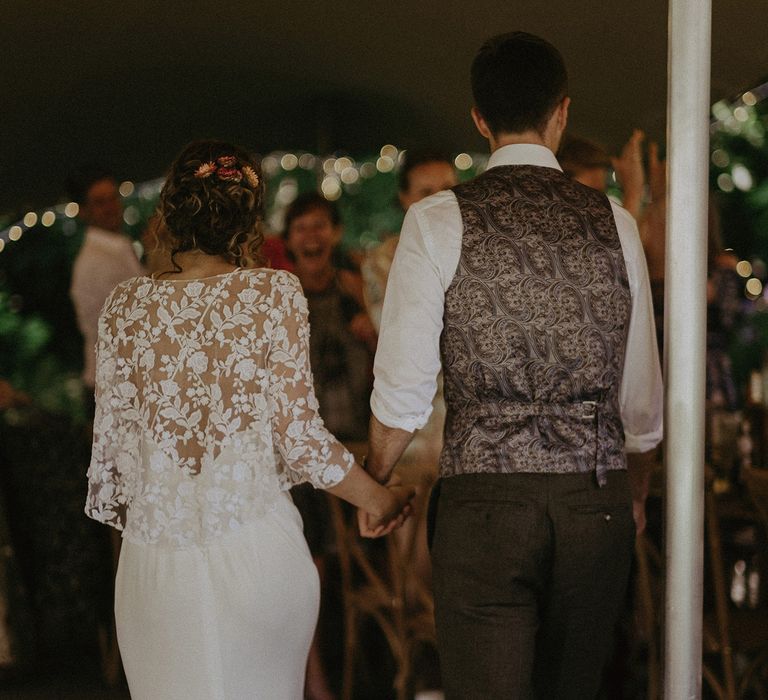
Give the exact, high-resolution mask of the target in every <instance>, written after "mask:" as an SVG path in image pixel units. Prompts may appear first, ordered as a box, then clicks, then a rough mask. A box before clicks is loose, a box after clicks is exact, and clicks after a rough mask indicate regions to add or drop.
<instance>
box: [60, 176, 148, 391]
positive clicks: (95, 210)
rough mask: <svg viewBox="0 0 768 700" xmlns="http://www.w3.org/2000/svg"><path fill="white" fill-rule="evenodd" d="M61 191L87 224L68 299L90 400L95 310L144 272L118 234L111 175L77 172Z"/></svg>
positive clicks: (118, 206)
mask: <svg viewBox="0 0 768 700" xmlns="http://www.w3.org/2000/svg"><path fill="white" fill-rule="evenodd" d="M67 189H68V190H69V196H70V197H71V198H72V200H73V201H74V202H77V204H78V205H79V207H80V211H79V214H80V218H82V219H83V221H85V222H86V223H87V224H88V228H87V229H86V231H85V240H84V242H83V246H82V248H80V252H79V253H78V255H77V258H76V259H75V264H74V267H73V269H72V283H71V286H70V296H71V298H72V302H73V304H74V306H75V312H76V314H77V323H78V326H79V328H80V332H81V333H82V335H83V340H84V346H83V375H82V378H83V384H84V385H85V387H86V392H90V393H91V394H92V393H93V388H94V386H95V384H96V338H97V335H98V322H99V314H100V313H101V308H102V306H104V302H105V301H106V299H107V297H108V296H109V294H110V292H111V291H112V290H113V289H114V288H115V287H116V286H117V285H118V284H119V283H120V282H123V281H125V280H127V279H130V278H131V277H136V276H138V275H142V274H144V268H143V267H142V266H141V263H140V262H139V260H138V258H137V257H136V252H135V251H134V249H133V245H132V243H131V240H130V239H129V238H128V237H127V236H126V235H125V234H123V233H122V232H121V228H122V226H123V205H122V200H121V199H120V193H119V191H118V187H117V182H116V181H115V178H114V177H113V176H112V174H111V172H110V171H109V170H108V169H106V168H104V167H102V166H99V165H86V166H83V167H81V168H80V169H79V170H77V171H75V172H74V173H72V175H71V176H70V177H69V178H68V180H67Z"/></svg>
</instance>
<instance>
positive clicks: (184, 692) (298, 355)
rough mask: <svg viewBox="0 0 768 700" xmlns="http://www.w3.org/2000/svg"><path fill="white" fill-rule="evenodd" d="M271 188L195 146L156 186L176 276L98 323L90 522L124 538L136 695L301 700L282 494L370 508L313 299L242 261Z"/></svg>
mask: <svg viewBox="0 0 768 700" xmlns="http://www.w3.org/2000/svg"><path fill="white" fill-rule="evenodd" d="M262 198H263V183H262V181H261V177H260V175H259V171H258V166H257V164H256V163H255V162H254V161H253V159H252V158H251V157H250V156H249V154H247V153H245V152H244V151H242V150H241V149H239V148H237V147H235V146H232V145H229V144H225V143H221V142H216V141H205V142H197V143H193V144H190V145H189V146H187V147H186V148H185V149H184V150H183V151H182V153H181V154H180V156H179V157H178V158H177V160H176V161H175V162H174V164H173V165H172V167H171V172H170V174H169V176H168V179H167V181H166V184H165V186H164V188H163V191H162V193H161V199H160V211H161V215H162V223H163V225H164V226H165V228H166V229H167V232H168V235H169V239H170V242H171V244H172V246H173V251H172V255H171V260H172V262H173V264H174V267H173V269H172V270H169V271H168V272H165V273H162V274H159V275H153V276H152V277H137V278H134V279H132V280H128V281H126V282H124V283H122V284H120V285H118V286H117V287H116V288H115V290H114V291H113V293H112V294H111V296H110V297H109V299H108V300H107V302H106V304H105V306H104V309H103V312H102V316H101V319H100V321H99V341H98V348H97V353H98V365H97V367H98V370H97V380H96V382H97V383H96V417H95V421H94V443H93V452H92V460H91V466H90V469H89V473H88V476H89V493H88V499H87V504H86V512H87V514H88V515H89V516H91V517H93V518H95V519H97V520H100V521H101V522H104V523H106V524H108V525H111V526H113V527H115V528H117V529H118V530H121V531H122V537H123V547H122V552H121V555H120V564H119V567H118V572H117V580H116V585H115V615H116V619H117V633H118V641H119V644H120V650H121V653H122V658H123V663H124V667H125V672H126V677H127V679H128V684H129V686H130V690H131V694H132V697H133V698H134V700H151V699H157V700H174V699H175V698H179V699H180V700H181V699H183V700H195V699H197V698H199V699H200V700H203V699H205V700H214V699H216V700H241V699H242V700H245V699H246V698H248V699H249V700H250V699H252V698H265V699H269V700H282V699H285V700H298V699H299V698H301V697H302V692H303V691H302V689H303V680H304V668H305V664H306V656H307V650H308V648H309V644H310V641H311V639H312V633H313V630H314V626H315V622H316V618H317V608H318V595H319V594H318V583H317V573H316V570H315V568H314V566H313V565H312V559H311V557H310V555H309V552H308V550H307V545H306V542H305V541H304V539H303V537H302V532H301V521H300V519H299V516H298V514H297V512H296V509H295V507H294V506H293V503H292V501H291V499H290V497H289V496H288V494H287V491H288V489H289V488H290V487H291V486H292V485H293V484H297V483H301V482H310V483H312V484H313V485H314V486H315V487H317V488H323V489H326V490H329V491H330V492H332V493H334V494H336V495H338V496H340V497H342V498H344V499H346V500H348V501H349V502H351V503H353V504H355V505H357V506H359V507H361V508H362V509H363V510H366V511H368V512H370V513H371V514H373V515H374V516H375V524H374V525H371V529H370V530H369V531H368V532H366V533H364V534H368V535H378V534H383V533H385V532H388V531H389V530H390V529H392V528H394V527H396V526H397V525H399V524H400V523H401V522H402V520H403V518H404V517H405V516H406V515H407V513H408V510H409V506H408V502H409V500H410V498H411V496H412V493H411V491H410V490H407V489H405V488H403V487H399V486H396V485H393V486H391V487H390V488H384V487H382V486H380V485H379V484H377V483H376V482H375V481H373V480H372V479H371V478H370V477H369V476H368V475H367V474H366V473H365V472H364V471H363V470H362V469H361V468H360V467H359V466H358V465H356V464H355V463H354V459H353V458H352V456H351V455H350V454H349V453H348V452H347V451H346V450H345V449H344V447H343V446H342V445H341V444H340V443H339V442H337V441H336V439H335V438H334V437H333V436H332V435H331V434H330V433H329V432H328V431H327V430H326V428H325V427H324V425H323V422H322V420H321V419H320V417H319V415H318V413H317V401H316V399H315V396H314V392H313V388H312V376H311V372H310V368H309V331H308V326H307V305H306V300H305V298H304V296H303V294H302V292H301V287H300V285H299V283H298V280H297V279H296V278H295V277H294V276H293V275H291V274H290V273H287V272H284V271H275V270H268V269H242V268H241V267H240V265H241V264H243V261H244V260H246V259H248V258H249V257H250V258H251V259H253V258H254V257H255V256H256V254H257V249H258V246H259V244H260V243H261V236H260V234H259V232H258V222H259V219H260V215H261V203H262Z"/></svg>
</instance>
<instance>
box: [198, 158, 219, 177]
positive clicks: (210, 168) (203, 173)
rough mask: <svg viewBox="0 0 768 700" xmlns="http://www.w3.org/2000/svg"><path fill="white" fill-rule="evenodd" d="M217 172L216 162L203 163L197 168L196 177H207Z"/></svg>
mask: <svg viewBox="0 0 768 700" xmlns="http://www.w3.org/2000/svg"><path fill="white" fill-rule="evenodd" d="M215 172H216V164H215V163H211V162H208V163H202V164H201V165H200V167H199V168H198V169H197V170H195V177H200V178H206V177H209V176H211V175H213V174H214V173H215Z"/></svg>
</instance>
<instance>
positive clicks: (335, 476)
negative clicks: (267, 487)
mask: <svg viewBox="0 0 768 700" xmlns="http://www.w3.org/2000/svg"><path fill="white" fill-rule="evenodd" d="M274 279H275V281H274V287H273V295H274V296H273V318H272V322H271V328H270V329H269V330H270V340H271V343H270V349H269V355H268V358H267V367H268V370H269V374H270V377H269V397H270V408H271V416H272V428H273V434H274V436H275V443H276V445H277V448H278V450H279V452H280V455H281V457H282V458H283V461H284V462H285V465H286V467H287V469H286V472H285V474H284V477H285V478H287V479H288V480H289V481H290V483H293V484H297V483H301V482H304V481H309V482H310V483H312V485H313V486H315V488H328V487H331V486H335V485H336V484H338V483H339V482H340V481H341V480H342V479H343V478H344V477H345V476H346V474H347V472H348V471H349V470H350V469H351V468H352V465H353V464H354V458H353V457H352V455H351V454H350V453H349V452H348V451H347V450H346V449H345V448H344V447H343V445H341V443H339V441H338V440H336V438H335V437H333V435H331V433H330V432H328V430H327V429H326V427H325V426H324V425H323V421H322V419H321V418H320V415H319V414H318V412H317V409H318V404H317V399H316V398H315V391H314V388H313V386H312V372H311V370H310V366H309V324H308V321H307V316H308V313H307V301H306V299H305V298H304V295H303V293H302V291H301V287H300V286H299V282H298V280H297V279H296V278H295V277H294V276H293V275H291V274H289V273H286V272H279V273H277V274H276V275H275V278H274Z"/></svg>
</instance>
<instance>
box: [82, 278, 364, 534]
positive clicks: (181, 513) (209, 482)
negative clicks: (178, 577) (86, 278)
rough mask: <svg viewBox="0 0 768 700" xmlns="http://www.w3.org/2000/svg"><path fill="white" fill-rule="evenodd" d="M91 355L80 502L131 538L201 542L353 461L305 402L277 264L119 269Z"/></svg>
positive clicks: (301, 344) (292, 320)
mask: <svg viewBox="0 0 768 700" xmlns="http://www.w3.org/2000/svg"><path fill="white" fill-rule="evenodd" d="M97 355H98V361H97V374H96V416H95V420H94V442H93V451H92V457H91V465H90V468H89V470H88V481H89V491H88V498H87V503H86V513H87V514H88V515H89V516H90V517H92V518H95V519H96V520H99V521H101V522H104V523H107V524H109V525H112V526H113V527H116V528H118V529H120V530H124V536H125V537H127V538H130V539H132V540H134V541H139V542H146V543H163V544H170V545H173V546H176V547H186V546H191V545H193V544H204V543H206V542H209V541H211V540H212V539H215V538H217V537H220V536H221V535H222V534H224V533H225V532H227V531H229V530H232V529H235V528H237V527H239V526H240V525H242V524H243V523H245V522H248V521H249V520H251V519H253V518H255V517H259V516H260V515H262V514H263V513H264V512H266V511H267V510H268V509H269V508H270V507H272V505H273V504H274V502H275V500H276V498H277V497H278V495H279V493H280V491H281V490H285V489H287V488H290V486H292V485H293V484H297V483H301V482H304V481H309V482H311V483H312V484H313V485H314V486H315V487H318V488H327V487H330V486H333V485H335V484H337V483H338V482H339V481H341V479H343V478H344V476H345V475H346V473H347V471H348V470H349V469H350V467H351V466H352V464H353V458H352V456H351V455H350V454H349V453H348V452H347V451H346V450H345V449H344V448H343V446H342V445H341V444H339V443H338V442H337V441H336V440H335V438H334V437H333V436H332V435H331V434H330V433H329V432H328V431H327V430H326V428H325V426H324V425H323V422H322V420H321V419H320V417H319V415H318V413H317V401H316V399H315V395H314V391H313V389H312V375H311V371H310V367H309V326H308V324H307V305H306V299H305V298H304V296H303V294H302V292H301V288H300V286H299V283H298V280H297V279H296V278H295V277H294V276H293V275H291V274H290V273H287V272H282V271H272V270H251V271H236V272H234V273H230V274H227V275H222V276H219V277H215V278H210V279H207V280H194V281H188V282H184V281H182V280H166V281H162V280H161V281H156V280H150V279H148V278H145V277H138V278H135V279H132V280H129V281H127V282H124V283H123V284H121V285H119V286H118V287H116V288H115V290H114V291H113V292H112V294H111V296H110V298H109V299H108V300H107V302H106V304H105V306H104V310H103V312H102V316H101V319H100V321H99V341H98V346H97Z"/></svg>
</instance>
